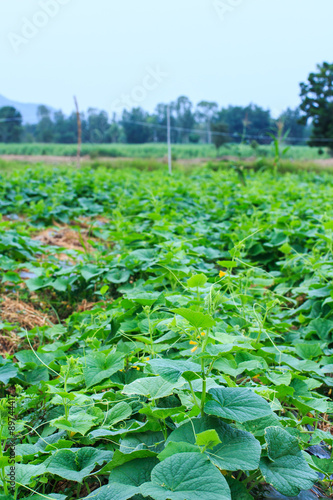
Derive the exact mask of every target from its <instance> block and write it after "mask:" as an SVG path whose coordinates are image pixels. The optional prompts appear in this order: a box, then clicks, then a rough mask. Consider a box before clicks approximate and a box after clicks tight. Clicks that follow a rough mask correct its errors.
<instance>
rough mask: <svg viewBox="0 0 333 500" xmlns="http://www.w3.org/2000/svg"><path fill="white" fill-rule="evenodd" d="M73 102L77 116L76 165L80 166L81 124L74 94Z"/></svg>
mask: <svg viewBox="0 0 333 500" xmlns="http://www.w3.org/2000/svg"><path fill="white" fill-rule="evenodd" d="M74 102H75V107H76V118H77V166H78V168H80V166H81V144H82V126H81V116H80V111H79V105H78V103H77V99H76V97H75V96H74Z"/></svg>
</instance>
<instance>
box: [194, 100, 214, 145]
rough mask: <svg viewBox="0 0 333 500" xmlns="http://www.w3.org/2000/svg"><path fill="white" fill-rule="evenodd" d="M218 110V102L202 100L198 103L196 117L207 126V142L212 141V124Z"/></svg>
mask: <svg viewBox="0 0 333 500" xmlns="http://www.w3.org/2000/svg"><path fill="white" fill-rule="evenodd" d="M217 111H218V105H217V103H216V102H211V101H200V102H199V103H198V104H197V109H196V112H195V117H196V119H197V120H198V122H199V123H204V124H205V125H206V127H207V142H208V143H211V142H212V138H211V131H210V124H211V122H212V121H213V120H214V117H215V116H216V113H217Z"/></svg>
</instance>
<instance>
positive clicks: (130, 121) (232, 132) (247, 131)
mask: <svg viewBox="0 0 333 500" xmlns="http://www.w3.org/2000/svg"><path fill="white" fill-rule="evenodd" d="M170 114H171V117H170V122H171V127H172V130H171V139H172V142H174V143H211V142H214V136H215V135H217V136H220V137H221V141H223V142H244V141H249V140H252V139H256V140H257V141H258V142H259V143H264V142H265V141H267V140H268V139H269V135H268V133H269V132H274V130H275V129H276V123H277V121H279V120H280V121H281V120H282V121H283V123H284V127H285V128H286V129H289V130H290V136H291V137H293V138H294V139H293V140H294V141H295V143H297V142H299V141H302V140H303V139H304V138H306V137H307V135H308V130H307V127H305V126H304V125H300V124H299V123H298V120H299V119H300V110H299V109H295V110H292V109H287V110H286V111H285V112H284V113H283V114H282V115H281V116H280V117H279V119H278V120H274V119H273V118H272V116H271V113H270V111H269V110H265V109H263V108H261V107H260V106H257V105H254V104H250V105H248V106H244V107H243V106H228V107H227V108H222V109H219V108H218V105H217V103H215V102H210V101H201V102H200V103H199V104H198V105H197V106H196V107H195V108H194V106H193V104H192V102H191V101H190V99H189V98H188V97H186V96H181V97H179V98H178V99H177V100H176V101H175V102H173V103H171V105H170ZM81 123H82V141H83V142H85V143H96V144H101V143H130V144H140V143H147V142H166V140H167V104H158V105H157V106H156V109H155V112H154V113H148V112H147V111H145V110H144V109H142V108H141V107H136V108H133V109H130V110H124V111H123V113H122V116H121V117H120V118H118V119H117V117H116V115H113V116H112V117H111V119H110V117H109V116H108V114H107V112H106V111H100V110H97V109H93V108H90V109H88V112H87V113H81ZM222 137H224V139H222ZM0 142H42V143H61V144H74V143H76V142H77V116H76V113H75V112H73V113H72V114H70V115H69V116H65V115H64V113H63V112H62V111H56V112H55V113H51V111H50V110H49V109H48V108H47V107H46V106H43V105H42V106H39V108H38V122H37V123H36V124H25V125H23V124H22V116H21V115H20V113H19V112H18V111H17V110H16V109H15V108H12V107H8V106H7V107H4V108H0Z"/></svg>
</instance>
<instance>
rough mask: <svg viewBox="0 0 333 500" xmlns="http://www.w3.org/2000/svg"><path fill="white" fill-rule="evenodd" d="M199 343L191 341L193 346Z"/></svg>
mask: <svg viewBox="0 0 333 500" xmlns="http://www.w3.org/2000/svg"><path fill="white" fill-rule="evenodd" d="M197 343H198V342H194V340H190V344H191V345H197Z"/></svg>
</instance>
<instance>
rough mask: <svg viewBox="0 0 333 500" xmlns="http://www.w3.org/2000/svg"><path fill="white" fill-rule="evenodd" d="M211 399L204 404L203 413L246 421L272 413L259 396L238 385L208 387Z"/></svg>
mask: <svg viewBox="0 0 333 500" xmlns="http://www.w3.org/2000/svg"><path fill="white" fill-rule="evenodd" d="M209 393H210V394H211V396H212V398H213V400H212V401H208V402H207V403H206V404H205V413H207V414H209V415H215V416H217V417H222V418H226V419H228V420H235V421H236V422H240V423H243V422H246V421H248V420H255V419H256V418H260V417H266V416H267V415H270V414H271V413H272V410H271V408H270V406H269V404H268V403H267V402H266V401H265V400H264V399H263V398H262V397H260V396H258V395H257V394H255V393H254V392H252V391H250V390H249V389H243V388H240V387H235V388H234V387H221V388H219V389H210V390H209Z"/></svg>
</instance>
